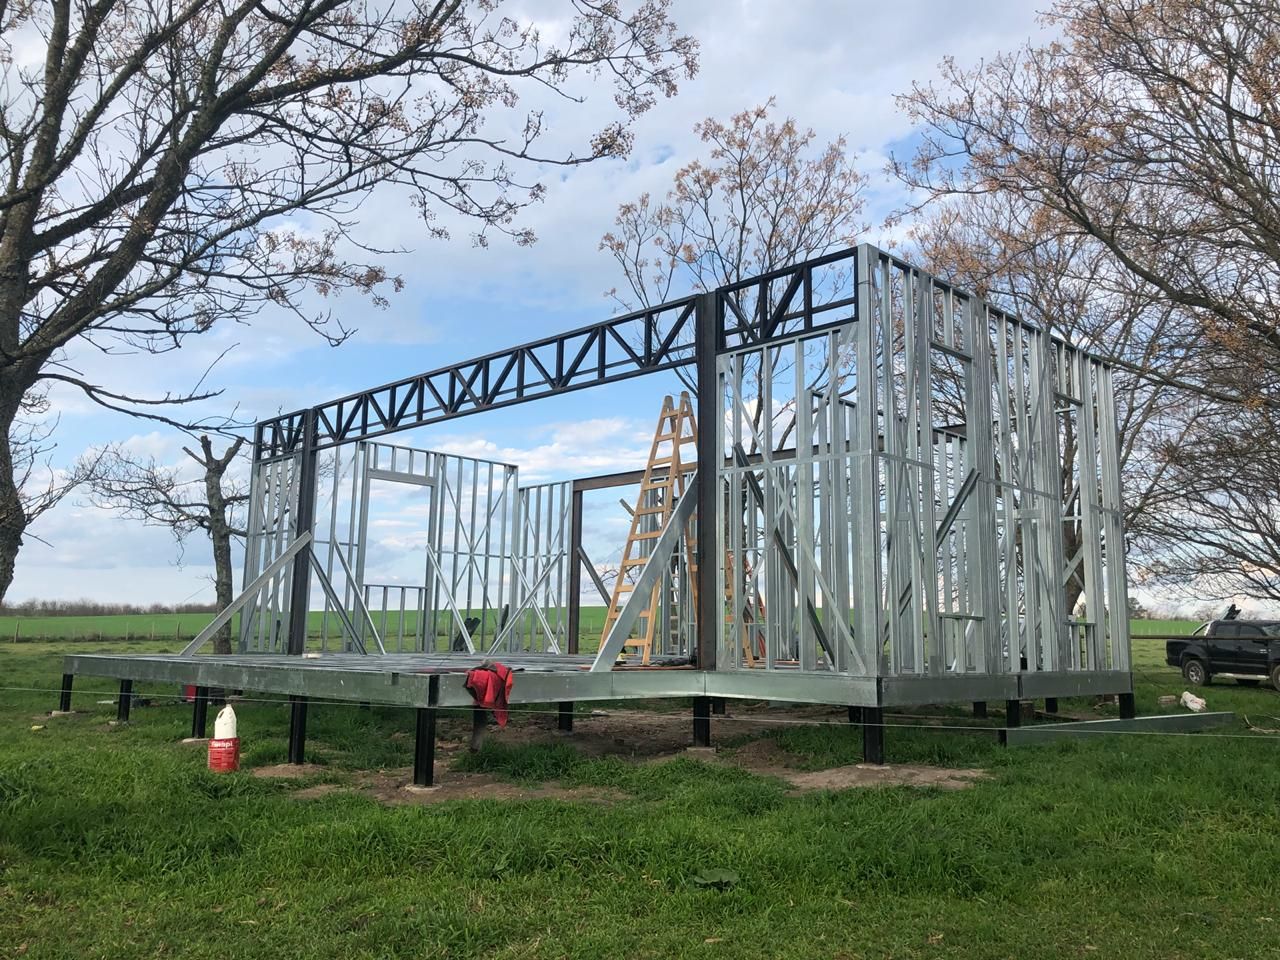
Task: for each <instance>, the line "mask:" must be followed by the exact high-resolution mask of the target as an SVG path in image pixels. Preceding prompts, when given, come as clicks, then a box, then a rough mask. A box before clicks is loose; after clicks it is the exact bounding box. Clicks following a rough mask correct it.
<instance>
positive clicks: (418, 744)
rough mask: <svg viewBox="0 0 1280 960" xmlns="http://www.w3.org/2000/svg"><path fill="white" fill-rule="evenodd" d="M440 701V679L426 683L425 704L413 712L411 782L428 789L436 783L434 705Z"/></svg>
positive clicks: (435, 678) (431, 678)
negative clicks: (426, 704)
mask: <svg viewBox="0 0 1280 960" xmlns="http://www.w3.org/2000/svg"><path fill="white" fill-rule="evenodd" d="M439 699H440V677H439V676H432V677H430V678H429V679H428V681H427V703H428V704H429V706H425V707H418V709H417V710H415V711H414V721H415V723H414V728H415V729H414V738H413V782H414V785H415V786H419V787H430V786H433V785H434V784H435V782H436V773H435V770H436V703H437V702H438V701H439Z"/></svg>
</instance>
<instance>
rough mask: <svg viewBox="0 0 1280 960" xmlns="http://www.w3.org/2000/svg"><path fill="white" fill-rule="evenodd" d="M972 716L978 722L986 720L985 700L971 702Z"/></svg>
mask: <svg viewBox="0 0 1280 960" xmlns="http://www.w3.org/2000/svg"><path fill="white" fill-rule="evenodd" d="M973 715H974V717H975V718H976V719H978V720H985V719H987V701H985V700H975V701H973Z"/></svg>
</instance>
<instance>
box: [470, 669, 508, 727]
mask: <svg viewBox="0 0 1280 960" xmlns="http://www.w3.org/2000/svg"><path fill="white" fill-rule="evenodd" d="M515 682H516V678H515V674H513V673H512V672H511V670H509V669H508V668H507V667H505V666H503V665H502V664H500V663H499V662H498V661H497V660H493V661H490V662H487V663H482V664H481V665H480V666H478V667H476V668H475V669H474V670H468V671H467V679H466V680H465V681H464V683H463V686H465V687H466V688H467V690H469V691H470V692H471V696H472V697H474V698H475V701H476V706H477V707H482V708H484V709H485V710H492V711H493V718H494V719H495V720H497V721H498V726H500V727H505V726H506V725H507V699H508V698H509V697H510V696H511V688H512V687H513V686H515Z"/></svg>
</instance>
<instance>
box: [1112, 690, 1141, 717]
mask: <svg viewBox="0 0 1280 960" xmlns="http://www.w3.org/2000/svg"><path fill="white" fill-rule="evenodd" d="M1116 702H1117V704H1118V705H1119V707H1120V719H1121V720H1132V719H1134V718H1135V717H1136V716H1137V715H1138V704H1137V702H1136V700H1135V698H1134V695H1133V694H1132V693H1122V694H1120V695H1119V696H1118V697H1116Z"/></svg>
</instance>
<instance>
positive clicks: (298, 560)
mask: <svg viewBox="0 0 1280 960" xmlns="http://www.w3.org/2000/svg"><path fill="white" fill-rule="evenodd" d="M316 460H317V455H316V412H315V410H308V411H307V412H306V414H305V415H304V423H303V428H302V450H301V452H300V453H299V456H298V504H297V510H296V512H295V513H294V515H293V520H294V529H293V535H294V536H295V537H296V536H298V535H299V534H301V533H303V532H305V531H310V530H311V528H312V527H313V526H315V519H316ZM289 590H290V593H289V646H288V651H289V653H291V654H293V655H294V656H301V655H302V653H303V651H304V650H306V648H307V619H308V613H309V610H310V607H311V548H310V547H307V548H306V549H303V550H301V551H299V552H298V555H297V556H296V557H294V558H293V575H292V577H291V579H290V583H289ZM297 762H298V763H301V762H302V761H301V760H299V761H297Z"/></svg>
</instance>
